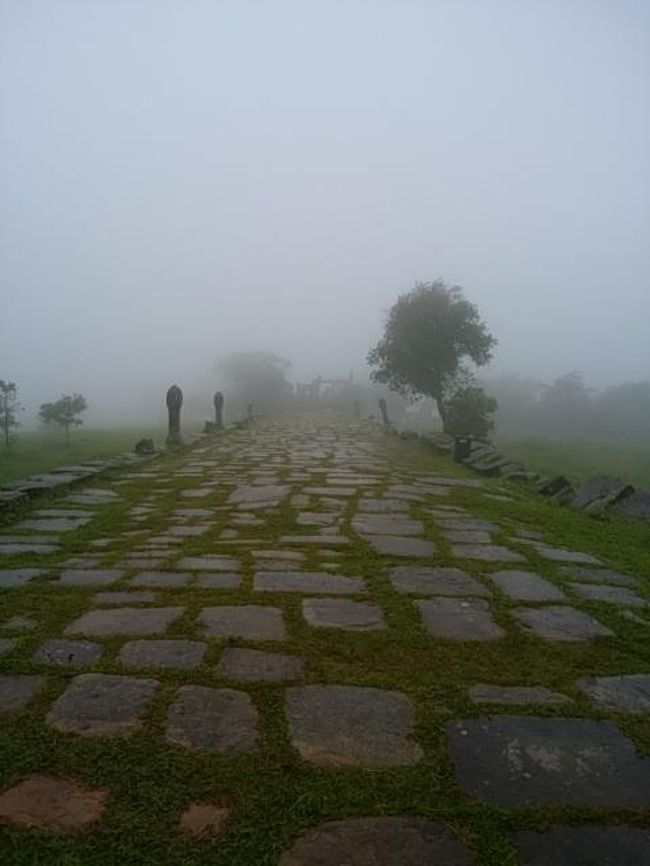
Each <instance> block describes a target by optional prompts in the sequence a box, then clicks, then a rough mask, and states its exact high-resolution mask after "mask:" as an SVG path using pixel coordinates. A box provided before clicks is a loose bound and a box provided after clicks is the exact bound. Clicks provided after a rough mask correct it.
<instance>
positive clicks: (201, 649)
mask: <svg viewBox="0 0 650 866" xmlns="http://www.w3.org/2000/svg"><path fill="white" fill-rule="evenodd" d="M206 649H207V644H204V643H202V642H201V641H196V640H132V641H129V642H128V643H125V644H124V646H123V647H122V649H121V650H120V653H119V655H118V657H117V660H118V661H119V662H120V663H121V664H123V665H124V666H125V667H127V668H160V669H169V670H192V669H193V668H197V667H198V666H199V665H200V664H201V662H202V661H203V656H204V655H205V651H206Z"/></svg>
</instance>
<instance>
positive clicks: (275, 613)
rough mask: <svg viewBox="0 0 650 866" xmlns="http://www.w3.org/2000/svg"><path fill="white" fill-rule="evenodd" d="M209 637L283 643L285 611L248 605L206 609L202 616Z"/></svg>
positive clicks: (200, 617)
mask: <svg viewBox="0 0 650 866" xmlns="http://www.w3.org/2000/svg"><path fill="white" fill-rule="evenodd" d="M199 624H200V625H201V626H202V627H203V633H204V635H205V636H206V637H214V638H232V637H238V638H244V639H247V640H284V638H285V628H284V617H283V614H282V611H281V610H280V609H279V608H275V607H263V606H261V605H254V604H246V605H238V606H234V605H233V606H224V607H206V608H203V610H202V611H201V613H200V614H199Z"/></svg>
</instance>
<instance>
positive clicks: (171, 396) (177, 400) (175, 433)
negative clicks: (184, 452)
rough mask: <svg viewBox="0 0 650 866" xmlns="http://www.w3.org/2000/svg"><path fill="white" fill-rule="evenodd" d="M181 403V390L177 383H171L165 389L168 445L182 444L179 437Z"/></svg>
mask: <svg viewBox="0 0 650 866" xmlns="http://www.w3.org/2000/svg"><path fill="white" fill-rule="evenodd" d="M182 405H183V392H182V391H181V389H180V388H179V387H178V385H172V386H171V388H169V390H168V391H167V412H168V413H169V432H168V433H167V444H168V445H182V444H183V440H182V439H181V406H182Z"/></svg>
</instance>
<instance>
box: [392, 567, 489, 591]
mask: <svg viewBox="0 0 650 866" xmlns="http://www.w3.org/2000/svg"><path fill="white" fill-rule="evenodd" d="M388 573H389V576H390V582H391V583H392V584H393V587H394V588H395V589H396V590H397V591H398V592H405V593H413V594H414V595H482V596H485V595H489V592H488V590H487V587H485V586H483V584H482V583H479V581H478V580H476V578H474V577H471V576H470V575H469V574H467V573H466V572H464V571H461V569H460V568H417V567H411V566H398V567H397V568H390V569H389V570H388Z"/></svg>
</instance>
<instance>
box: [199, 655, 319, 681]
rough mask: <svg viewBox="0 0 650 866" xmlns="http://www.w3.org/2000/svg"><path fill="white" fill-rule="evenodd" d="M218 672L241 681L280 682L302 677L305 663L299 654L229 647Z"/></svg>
mask: <svg viewBox="0 0 650 866" xmlns="http://www.w3.org/2000/svg"><path fill="white" fill-rule="evenodd" d="M216 673H217V676H219V677H224V678H225V679H231V680H239V681H240V682H251V683H255V682H268V683H279V682H287V681H290V680H300V679H302V677H303V673H304V665H303V662H302V660H301V659H299V658H298V657H297V656H289V655H281V654H280V653H267V652H262V651H261V650H254V649H239V648H236V647H229V648H227V649H225V650H224V651H223V653H222V654H221V658H220V659H219V664H218V665H217V670H216Z"/></svg>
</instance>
